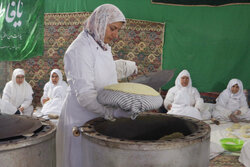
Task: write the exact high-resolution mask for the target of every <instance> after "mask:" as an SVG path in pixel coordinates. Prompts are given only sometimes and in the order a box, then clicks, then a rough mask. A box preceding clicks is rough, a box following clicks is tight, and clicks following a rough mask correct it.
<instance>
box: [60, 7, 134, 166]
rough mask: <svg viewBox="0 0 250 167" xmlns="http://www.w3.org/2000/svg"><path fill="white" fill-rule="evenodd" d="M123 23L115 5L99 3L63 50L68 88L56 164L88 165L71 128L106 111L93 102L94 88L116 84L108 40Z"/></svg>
mask: <svg viewBox="0 0 250 167" xmlns="http://www.w3.org/2000/svg"><path fill="white" fill-rule="evenodd" d="M125 22H126V21H125V17H124V15H123V13H122V12H121V11H120V10H119V9H118V8H117V7H116V6H114V5H111V4H104V5H101V6H99V7H98V8H96V9H95V10H94V11H93V13H92V14H91V16H89V18H88V19H87V20H86V21H85V23H84V30H83V31H82V32H81V33H80V34H79V35H78V37H77V38H76V39H75V40H74V41H73V43H72V44H71V45H70V46H69V48H68V49H67V51H66V53H65V56H64V65H65V66H64V69H65V74H66V77H67V81H68V84H69V87H70V90H69V92H68V94H67V96H66V100H65V102H64V106H63V109H62V113H61V116H60V119H59V124H58V130H57V143H56V144H57V167H91V166H90V165H89V164H88V160H86V159H87V153H88V150H87V149H84V148H83V147H84V146H83V145H84V144H83V143H82V137H81V136H79V137H74V136H73V134H72V128H73V127H74V126H82V125H83V124H84V123H85V122H87V121H89V120H91V119H93V118H96V117H100V116H105V114H109V112H110V110H109V109H107V108H105V107H104V106H103V105H101V104H99V103H98V102H97V99H96V97H97V91H98V90H100V89H102V88H103V87H105V86H107V85H110V84H115V83H117V72H116V64H115V61H114V60H113V56H112V53H111V47H110V46H109V45H108V43H109V42H110V41H111V40H112V39H114V38H117V37H118V31H119V30H120V29H121V28H122V26H123V25H124V24H125ZM135 70H136V69H135ZM118 112H119V111H117V112H115V113H114V114H115V116H117V115H116V114H119V113H118Z"/></svg>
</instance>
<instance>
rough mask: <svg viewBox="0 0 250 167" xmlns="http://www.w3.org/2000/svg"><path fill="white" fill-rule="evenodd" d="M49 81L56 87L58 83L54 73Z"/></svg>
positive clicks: (57, 77)
mask: <svg viewBox="0 0 250 167" xmlns="http://www.w3.org/2000/svg"><path fill="white" fill-rule="evenodd" d="M51 79H52V83H53V84H54V85H56V84H57V83H58V81H59V76H58V75H57V74H56V73H53V74H52V76H51Z"/></svg>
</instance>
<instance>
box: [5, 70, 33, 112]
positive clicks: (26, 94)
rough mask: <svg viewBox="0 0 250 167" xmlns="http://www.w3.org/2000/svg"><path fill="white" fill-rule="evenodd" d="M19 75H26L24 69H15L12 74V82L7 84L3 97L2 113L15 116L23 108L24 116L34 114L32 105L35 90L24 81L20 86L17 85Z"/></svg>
mask: <svg viewBox="0 0 250 167" xmlns="http://www.w3.org/2000/svg"><path fill="white" fill-rule="evenodd" d="M17 75H23V76H24V75H25V74H24V71H23V70H22V69H15V70H14V71H13V74H12V80H11V81H9V82H7V83H6V85H5V87H4V90H3V96H2V104H3V108H2V112H3V113H7V114H14V113H15V112H16V111H17V109H18V108H19V107H23V108H24V111H23V114H24V115H29V116H31V114H32V113H33V106H32V105H31V103H32V100H33V97H32V94H33V90H32V88H31V86H30V84H29V83H27V82H26V81H25V79H24V81H23V83H22V84H20V85H18V84H17V83H16V76H17Z"/></svg>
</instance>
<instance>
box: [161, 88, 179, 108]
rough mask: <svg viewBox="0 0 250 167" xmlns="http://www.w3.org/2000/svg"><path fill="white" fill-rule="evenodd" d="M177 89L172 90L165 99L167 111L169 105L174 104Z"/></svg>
mask: <svg viewBox="0 0 250 167" xmlns="http://www.w3.org/2000/svg"><path fill="white" fill-rule="evenodd" d="M175 93H176V89H175V88H174V87H173V88H170V89H169V91H168V93H167V95H166V97H165V99H164V107H165V108H166V109H167V107H168V105H169V104H172V103H173V102H174V97H175Z"/></svg>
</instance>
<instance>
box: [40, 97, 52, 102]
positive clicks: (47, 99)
mask: <svg viewBox="0 0 250 167" xmlns="http://www.w3.org/2000/svg"><path fill="white" fill-rule="evenodd" d="M49 99H50V98H49V97H47V98H45V99H43V100H42V101H43V104H45V103H46V102H47V101H49Z"/></svg>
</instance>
